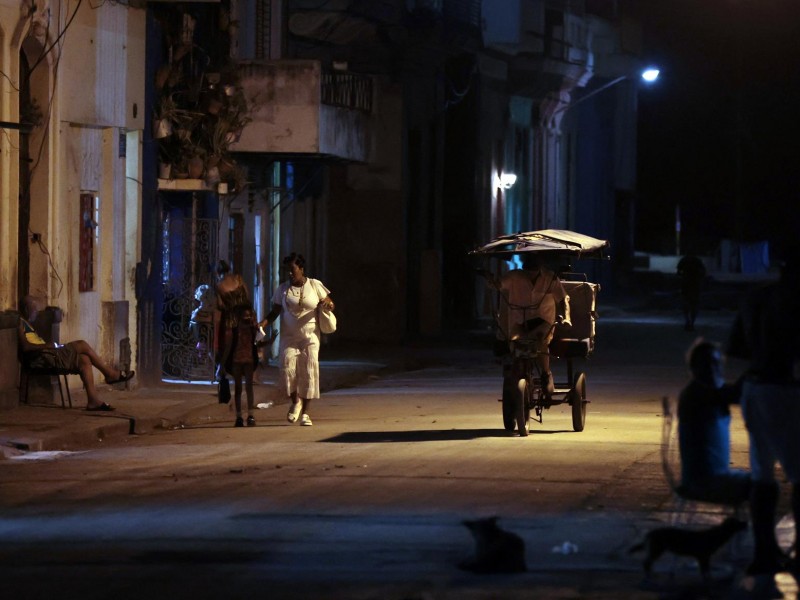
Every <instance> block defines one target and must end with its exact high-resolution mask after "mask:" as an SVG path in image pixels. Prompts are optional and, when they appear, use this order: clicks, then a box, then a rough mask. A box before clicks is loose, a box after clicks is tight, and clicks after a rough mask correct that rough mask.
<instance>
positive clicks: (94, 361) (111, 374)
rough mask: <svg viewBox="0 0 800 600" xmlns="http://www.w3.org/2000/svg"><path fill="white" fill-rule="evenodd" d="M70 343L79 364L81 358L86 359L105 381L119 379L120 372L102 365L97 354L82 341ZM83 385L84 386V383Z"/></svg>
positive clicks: (104, 364)
mask: <svg viewBox="0 0 800 600" xmlns="http://www.w3.org/2000/svg"><path fill="white" fill-rule="evenodd" d="M70 343H71V344H72V346H73V347H74V348H75V350H76V351H77V352H78V354H79V355H80V359H81V362H82V361H83V358H84V357H86V358H87V359H88V360H89V362H90V365H91V366H93V367H94V368H95V369H97V370H98V371H100V372H101V373H102V374H103V375H104V376H105V378H106V380H109V379H118V378H119V376H120V370H119V369H115V368H113V367H110V366H108V365H107V364H106V363H104V362H103V361H102V359H101V358H100V357H99V356H97V353H96V352H95V351H94V348H92V347H91V346H90V345H89V344H88V343H86V342H85V341H84V340H77V341H74V342H70ZM84 385H86V383H85V382H84ZM87 393H88V388H87Z"/></svg>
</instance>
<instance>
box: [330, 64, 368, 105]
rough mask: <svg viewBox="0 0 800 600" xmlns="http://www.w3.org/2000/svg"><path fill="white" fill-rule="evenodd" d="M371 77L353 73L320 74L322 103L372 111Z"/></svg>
mask: <svg viewBox="0 0 800 600" xmlns="http://www.w3.org/2000/svg"><path fill="white" fill-rule="evenodd" d="M372 94H373V85H372V77H369V76H366V75H357V74H355V73H336V72H328V73H323V74H322V103H323V104H327V105H329V106H339V107H341V108H349V109H352V110H360V111H363V112H366V113H369V112H372Z"/></svg>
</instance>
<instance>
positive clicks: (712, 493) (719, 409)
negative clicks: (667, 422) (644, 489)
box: [678, 338, 751, 505]
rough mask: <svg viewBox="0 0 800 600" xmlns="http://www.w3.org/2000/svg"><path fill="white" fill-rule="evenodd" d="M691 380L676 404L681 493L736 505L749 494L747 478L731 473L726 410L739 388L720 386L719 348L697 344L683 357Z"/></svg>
mask: <svg viewBox="0 0 800 600" xmlns="http://www.w3.org/2000/svg"><path fill="white" fill-rule="evenodd" d="M687 362H688V364H689V370H690V371H691V374H692V380H691V381H690V382H689V384H688V385H687V386H686V387H685V388H683V390H682V391H681V393H680V396H679V398H678V445H679V448H680V456H681V487H680V492H681V494H682V495H685V496H686V497H689V498H692V499H694V500H701V501H707V502H714V503H719V504H729V505H737V504H741V503H743V502H745V501H747V499H748V496H749V494H750V486H751V483H750V473H748V472H747V471H744V470H742V469H731V468H730V424H731V411H730V405H731V404H738V403H739V396H740V393H741V386H740V384H734V385H732V384H728V383H725V381H724V379H723V375H722V353H721V351H720V349H719V346H717V345H716V344H714V343H712V342H709V341H705V340H703V339H702V338H701V339H698V340H697V341H696V342H695V343H694V344H693V345H692V347H691V348H690V349H689V352H688V354H687Z"/></svg>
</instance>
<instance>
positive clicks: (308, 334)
mask: <svg viewBox="0 0 800 600" xmlns="http://www.w3.org/2000/svg"><path fill="white" fill-rule="evenodd" d="M305 263H306V261H305V259H304V258H303V256H302V255H300V254H295V253H294V252H292V253H291V254H290V255H289V256H287V257H286V258H284V259H283V265H284V267H285V268H286V269H287V270H288V273H289V279H288V280H287V281H286V282H284V283H282V284H281V285H280V286H279V287H278V289H276V290H275V293H274V294H273V295H272V310H271V311H270V312H269V314H268V315H267V317H266V319H264V321H262V322H261V324H260V325H261V326H264V325H269V324H271V323H272V322H273V321H275V319H277V318H278V316H279V315H280V318H281V335H280V346H279V357H280V358H279V361H280V362H279V367H280V374H281V379H282V380H283V383H284V385H285V386H286V394H287V395H288V396H289V397H291V399H292V404H291V406H290V407H289V413H288V414H287V415H286V418H287V419H288V420H289V422H290V423H294V422H296V421H297V420H298V419H299V420H300V424H301V425H306V426H310V425H312V422H311V417H310V416H309V414H310V413H309V408H310V406H311V401H312V400H314V399H315V398H319V395H320V394H319V335H320V329H319V324H318V323H317V307H320V308H323V309H325V310H330V311H332V310H333V309H334V304H333V300H331V297H330V296H329V294H330V290H328V288H326V287H325V286H324V285H322V282H321V281H319V280H317V279H312V278H310V277H306V275H305Z"/></svg>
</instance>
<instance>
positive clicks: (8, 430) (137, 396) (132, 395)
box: [0, 348, 415, 460]
mask: <svg viewBox="0 0 800 600" xmlns="http://www.w3.org/2000/svg"><path fill="white" fill-rule="evenodd" d="M405 350H407V349H405ZM405 350H404V349H403V348H388V349H385V350H382V351H379V352H374V351H372V352H371V354H372V356H369V357H366V356H364V354H363V353H359V352H357V351H354V350H352V349H349V348H342V349H331V350H327V349H324V351H323V357H322V358H323V359H322V360H321V368H320V377H321V381H320V388H321V391H322V393H325V392H328V391H331V390H334V389H339V388H343V387H348V386H352V385H357V384H358V383H360V382H363V381H366V380H367V379H369V378H370V377H371V376H376V375H377V374H378V373H381V372H387V371H397V370H404V369H406V368H414V366H415V365H413V364H409V359H408V357H407V352H406V351H405ZM325 356H328V359H327V360H326V359H325ZM277 372H278V370H277V367H275V366H274V365H272V364H270V365H268V366H265V367H261V368H260V369H259V371H258V374H259V379H260V381H258V380H257V382H256V385H255V402H256V404H259V403H269V402H272V403H273V406H278V407H280V405H281V404H286V403H287V402H288V400H287V399H286V397H285V396H284V395H283V394H282V393H281V392H280V391H279V390H278V389H277V388H276V386H275V381H276V379H277ZM74 385H75V384H74V382H73V387H72V388H71V390H72V405H73V408H71V409H70V408H67V409H62V408H61V404H60V402H59V403H58V404H52V405H45V404H38V405H36V404H34V405H25V404H22V405H20V406H19V407H17V408H14V409H11V410H4V411H0V460H3V459H4V458H7V457H9V456H14V455H19V454H21V453H24V452H41V451H57V450H76V449H83V448H89V447H92V446H94V445H96V444H97V443H98V442H102V441H104V440H107V439H109V438H111V437H112V436H117V437H124V436H126V435H130V434H144V433H148V432H150V431H153V430H155V429H171V428H179V427H184V426H191V425H199V424H207V423H223V422H227V421H231V422H232V421H233V419H234V414H233V413H232V412H231V409H230V407H229V406H228V405H227V404H219V403H218V402H217V396H216V390H217V386H216V385H215V384H212V383H210V382H197V383H163V384H162V385H160V386H158V387H153V388H137V389H134V390H131V391H119V390H117V389H113V388H112V387H111V386H108V385H105V384H102V383H99V382H98V390H99V392H100V395H101V398H102V399H103V401H105V402H108V403H109V404H111V405H112V406H114V407H115V409H116V410H115V411H113V412H87V411H86V410H85V407H86V394H85V393H84V392H83V390H82V389H80V390H79V389H75V387H74ZM279 409H280V408H279ZM279 409H275V408H270V409H268V410H279Z"/></svg>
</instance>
